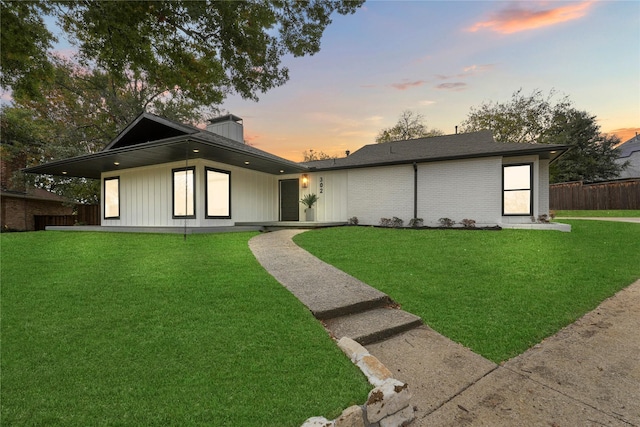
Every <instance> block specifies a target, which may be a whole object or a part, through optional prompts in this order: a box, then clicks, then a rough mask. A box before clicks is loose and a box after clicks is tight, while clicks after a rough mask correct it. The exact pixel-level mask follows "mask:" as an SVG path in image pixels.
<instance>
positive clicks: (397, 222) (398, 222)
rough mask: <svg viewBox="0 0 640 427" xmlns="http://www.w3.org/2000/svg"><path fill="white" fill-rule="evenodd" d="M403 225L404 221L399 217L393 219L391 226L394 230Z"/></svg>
mask: <svg viewBox="0 0 640 427" xmlns="http://www.w3.org/2000/svg"><path fill="white" fill-rule="evenodd" d="M403 224H404V221H403V220H401V219H400V218H398V217H397V216H394V217H393V218H392V219H391V226H392V227H393V228H401V227H402V225H403Z"/></svg>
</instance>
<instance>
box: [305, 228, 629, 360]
mask: <svg viewBox="0 0 640 427" xmlns="http://www.w3.org/2000/svg"><path fill="white" fill-rule="evenodd" d="M563 222H567V223H570V224H571V225H572V227H573V231H572V232H571V233H563V232H558V231H538V230H502V231H464V230H412V229H384V228H372V227H344V228H331V229H323V230H314V231H309V232H306V233H303V234H300V235H298V236H296V237H295V241H296V243H298V244H299V245H301V246H302V247H304V248H305V249H307V250H309V251H310V252H311V253H313V254H315V255H316V256H319V257H320V258H322V259H323V260H325V261H327V262H328V263H330V264H333V265H335V266H336V267H338V268H340V269H342V270H344V271H346V272H348V273H350V274H352V275H353V276H355V277H357V278H359V279H361V280H362V281H364V282H366V283H368V284H370V285H371V286H374V287H375V288H378V289H379V290H381V291H382V292H385V293H386V294H388V295H390V296H391V298H393V299H394V300H395V301H397V302H399V303H400V304H401V305H402V308H403V309H405V310H407V311H409V312H411V313H414V314H416V315H418V316H420V317H422V319H423V320H424V321H425V323H427V324H428V325H429V326H431V327H432V328H433V329H435V330H437V331H438V332H440V333H442V334H443V335H445V336H448V337H449V338H451V339H453V340H455V341H458V342H460V343H462V344H464V345H465V346H468V347H470V348H471V349H472V350H474V351H475V352H477V353H480V354H482V355H483V356H485V357H487V358H489V359H491V360H493V361H495V362H501V361H503V360H506V359H509V358H511V357H513V356H516V355H518V354H520V353H522V352H523V351H525V350H526V349H527V348H529V347H531V346H533V345H534V344H536V343H538V342H540V341H541V340H542V339H544V338H545V337H548V336H550V335H552V334H554V333H555V332H557V331H558V330H559V329H561V328H562V327H564V326H566V325H568V324H569V323H572V322H573V321H575V320H576V319H578V318H579V317H581V316H582V315H583V314H585V313H586V312H588V311H590V310H592V309H593V308H594V307H596V306H597V305H598V304H599V303H600V302H601V301H602V300H604V299H606V298H607V297H609V296H611V295H613V294H614V293H615V292H616V291H618V290H620V289H622V288H624V287H625V286H627V285H629V284H631V283H632V282H634V281H635V280H636V279H638V278H640V225H639V224H629V223H614V222H605V221H602V222H597V221H580V220H575V221H563Z"/></svg>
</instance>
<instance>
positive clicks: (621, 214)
mask: <svg viewBox="0 0 640 427" xmlns="http://www.w3.org/2000/svg"><path fill="white" fill-rule="evenodd" d="M556 217H596V218H597V217H613V218H616V217H617V218H638V217H640V210H633V209H628V210H609V211H606V210H601V211H593V210H592V211H556Z"/></svg>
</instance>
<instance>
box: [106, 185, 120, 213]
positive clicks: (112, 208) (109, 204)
mask: <svg viewBox="0 0 640 427" xmlns="http://www.w3.org/2000/svg"><path fill="white" fill-rule="evenodd" d="M119 218H120V177H118V176H115V177H112V178H105V179H104V219H119Z"/></svg>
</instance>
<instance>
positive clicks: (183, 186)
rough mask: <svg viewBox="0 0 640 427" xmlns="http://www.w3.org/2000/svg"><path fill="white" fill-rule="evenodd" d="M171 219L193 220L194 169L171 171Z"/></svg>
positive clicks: (194, 215) (194, 209) (194, 207)
mask: <svg viewBox="0 0 640 427" xmlns="http://www.w3.org/2000/svg"><path fill="white" fill-rule="evenodd" d="M171 172H172V174H173V217H174V218H195V217H196V198H195V190H196V189H195V186H196V184H195V173H196V170H195V167H189V168H182V169H173V170H172V171H171Z"/></svg>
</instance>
